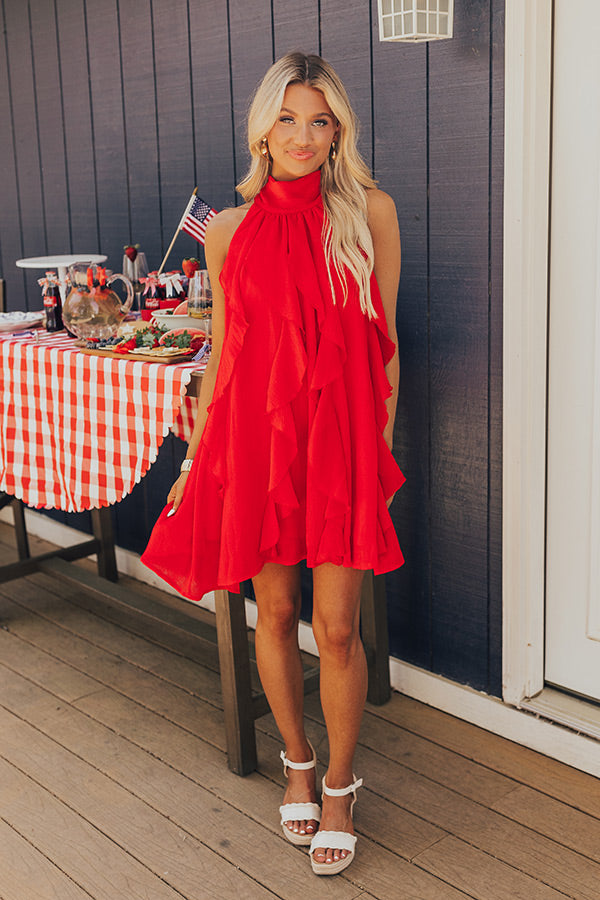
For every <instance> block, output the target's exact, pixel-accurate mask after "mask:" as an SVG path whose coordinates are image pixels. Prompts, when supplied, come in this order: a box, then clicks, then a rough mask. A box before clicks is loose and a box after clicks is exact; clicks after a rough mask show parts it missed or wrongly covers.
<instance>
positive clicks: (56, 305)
mask: <svg viewBox="0 0 600 900" xmlns="http://www.w3.org/2000/svg"><path fill="white" fill-rule="evenodd" d="M44 310H45V311H46V331H62V330H63V328H64V327H65V326H64V325H63V320H62V300H61V297H60V288H59V286H58V279H57V277H56V273H55V272H46V287H45V290H44Z"/></svg>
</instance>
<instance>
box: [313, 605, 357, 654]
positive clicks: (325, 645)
mask: <svg viewBox="0 0 600 900" xmlns="http://www.w3.org/2000/svg"><path fill="white" fill-rule="evenodd" d="M313 633H314V636H315V641H316V642H317V647H318V648H319V654H320V655H321V656H326V655H327V656H330V657H334V658H336V659H337V660H339V661H340V662H344V661H345V660H347V659H348V658H349V657H350V656H352V655H353V653H354V652H355V651H356V648H357V646H358V645H360V635H359V631H358V623H355V622H354V621H352V620H351V619H350V620H349V619H346V618H344V617H340V616H337V617H322V616H320V615H318V614H317V615H313Z"/></svg>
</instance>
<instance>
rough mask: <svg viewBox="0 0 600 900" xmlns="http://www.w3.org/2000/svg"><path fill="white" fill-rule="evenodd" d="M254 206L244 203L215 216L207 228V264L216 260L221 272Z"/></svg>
mask: <svg viewBox="0 0 600 900" xmlns="http://www.w3.org/2000/svg"><path fill="white" fill-rule="evenodd" d="M251 206H252V203H244V204H243V205H242V206H232V207H228V208H227V209H223V210H221V212H220V213H217V215H216V216H214V217H213V218H212V219H211V220H210V222H209V223H208V225H207V226H206V243H205V249H206V254H207V262H208V263H209V268H210V262H209V259H210V260H214V262H215V264H216V265H218V270H219V271H220V270H221V267H222V265H223V262H224V261H225V257H226V256H227V251H228V250H229V245H230V243H231V239H232V237H233V235H234V234H235V232H236V231H237V229H238V228H239V227H240V225H241V224H242V222H243V221H244V218H245V216H246V213H247V212H248V210H249V209H250V207H251Z"/></svg>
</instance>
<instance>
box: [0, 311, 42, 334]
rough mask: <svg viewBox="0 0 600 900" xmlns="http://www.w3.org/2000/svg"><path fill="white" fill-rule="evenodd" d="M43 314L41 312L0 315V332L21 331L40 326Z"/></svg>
mask: <svg viewBox="0 0 600 900" xmlns="http://www.w3.org/2000/svg"><path fill="white" fill-rule="evenodd" d="M42 320H43V314H42V313H41V312H21V311H17V310H15V311H14V312H7V313H0V331H23V330H25V329H27V328H34V327H35V326H36V325H41V324H42Z"/></svg>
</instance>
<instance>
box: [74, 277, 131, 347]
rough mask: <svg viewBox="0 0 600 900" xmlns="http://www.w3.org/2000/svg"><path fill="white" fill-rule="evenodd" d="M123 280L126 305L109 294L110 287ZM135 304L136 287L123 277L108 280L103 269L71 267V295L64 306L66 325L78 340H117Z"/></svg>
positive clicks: (113, 293)
mask: <svg viewBox="0 0 600 900" xmlns="http://www.w3.org/2000/svg"><path fill="white" fill-rule="evenodd" d="M119 279H120V280H121V281H122V282H123V284H124V285H125V288H126V291H127V297H126V299H125V302H124V303H123V302H122V300H121V298H120V297H119V296H118V294H115V292H114V291H111V290H110V286H111V284H113V282H115V281H117V280H119ZM132 302H133V285H132V284H131V281H130V280H129V278H126V277H125V276H124V275H111V276H110V277H109V278H107V275H106V269H105V268H103V267H102V266H97V265H93V266H90V265H88V264H87V263H75V265H72V266H69V293H68V294H67V299H66V300H65V302H64V304H63V321H64V323H65V325H66V327H67V328H68V329H69V331H72V332H73V334H75V335H77V337H78V338H82V339H83V340H86V341H89V340H94V339H99V340H105V339H106V338H110V337H114V336H115V335H116V333H117V329H118V327H119V325H120V324H121V322H122V321H123V319H124V318H125V316H126V315H127V313H128V312H129V310H130V309H131V304H132Z"/></svg>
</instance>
